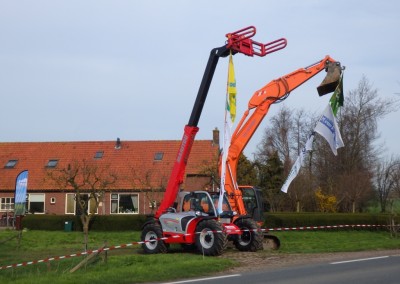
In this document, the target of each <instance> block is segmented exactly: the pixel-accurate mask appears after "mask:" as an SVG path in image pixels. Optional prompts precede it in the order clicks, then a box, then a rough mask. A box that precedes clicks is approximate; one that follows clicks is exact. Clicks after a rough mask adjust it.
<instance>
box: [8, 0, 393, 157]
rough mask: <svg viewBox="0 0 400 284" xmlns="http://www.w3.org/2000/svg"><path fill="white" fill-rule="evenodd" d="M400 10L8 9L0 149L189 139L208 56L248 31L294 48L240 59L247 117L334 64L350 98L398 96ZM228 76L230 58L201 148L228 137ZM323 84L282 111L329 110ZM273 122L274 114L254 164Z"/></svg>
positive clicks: (35, 5)
mask: <svg viewBox="0 0 400 284" xmlns="http://www.w3.org/2000/svg"><path fill="white" fill-rule="evenodd" d="M399 8H400V2H399V1H395V0H392V1H369V0H364V1H348V0H338V1H317V0H315V1H311V0H308V1H306V0H305V1H289V0H281V1H262V0H260V1H239V0H230V1H226V0H220V1H211V0H205V1H183V0H182V1H176V0H170V1H162V0H154V1H99V0H92V1H82V0H79V1H74V0H68V1H50V0H48V1H44V0H43V1H39V0H35V1H6V0H0V97H1V103H0V120H1V123H0V141H10V142H11V141H86V140H114V139H116V138H117V137H120V138H121V140H122V141H123V140H170V139H172V140H180V139H181V137H182V134H183V127H184V125H185V124H186V123H187V122H188V119H189V115H190V112H191V110H192V106H193V103H194V100H195V96H196V94H197V90H198V87H199V84H200V81H201V77H202V75H203V72H204V68H205V66H206V63H207V59H208V56H209V52H210V50H211V49H212V48H214V47H220V46H222V45H224V43H225V34H226V33H228V32H233V31H236V30H238V29H241V28H243V27H247V26H250V25H254V26H256V28H257V34H256V35H255V37H254V38H253V39H254V40H256V41H258V42H264V43H266V42H269V41H272V40H275V39H278V38H281V37H285V38H286V39H287V41H288V46H287V47H286V48H285V49H284V50H281V51H278V52H276V53H274V54H271V55H269V56H266V57H263V58H260V57H254V58H251V57H246V56H244V55H241V54H239V55H236V56H235V57H234V64H235V72H236V80H237V89H238V119H240V117H241V115H242V114H243V112H244V110H245V107H246V106H247V102H248V100H249V98H250V96H251V95H252V94H253V93H254V91H256V90H257V89H259V88H261V87H262V86H264V85H265V84H267V83H268V82H270V81H271V80H273V79H276V78H278V77H281V76H283V75H285V74H287V73H290V72H292V71H294V70H296V69H298V68H300V67H305V66H308V65H310V64H312V63H315V62H317V61H319V60H321V59H322V58H323V57H324V56H325V55H330V56H332V57H333V58H334V59H336V60H338V61H340V62H342V64H343V65H345V66H346V71H345V76H344V89H345V92H346V91H348V90H352V89H355V88H356V87H357V84H358V82H359V80H360V79H361V77H362V76H363V75H365V76H366V77H367V78H368V79H369V80H370V82H371V83H372V84H373V86H374V87H375V88H377V89H378V91H379V94H380V96H382V97H395V96H396V95H395V94H394V93H400V77H399V75H398V74H399V72H398V69H397V68H396V67H397V66H398V65H399V52H398V50H399V44H400V36H399V35H400V33H399V31H398V29H399V27H400V17H399V10H400V9H399ZM227 66H228V60H227V59H221V60H220V62H219V65H218V67H217V71H216V74H215V77H214V80H213V82H212V86H211V88H210V92H209V95H208V98H207V101H206V103H205V106H204V110H203V115H202V117H201V118H200V122H199V127H200V132H199V133H198V135H197V137H196V139H211V133H212V130H213V129H214V128H215V127H218V128H219V129H220V130H222V126H223V119H224V99H225V92H226V76H227V75H226V74H227ZM323 77H324V74H322V73H321V74H319V75H317V76H316V77H315V78H313V79H312V80H310V81H308V82H307V83H306V84H305V85H303V86H301V87H300V88H298V89H297V90H295V91H294V92H292V94H291V95H290V97H289V98H288V99H287V100H286V101H285V105H287V106H289V107H291V108H304V109H305V110H306V111H310V112H317V113H318V112H322V111H323V109H324V108H325V106H326V104H327V102H328V100H329V96H326V97H322V98H319V97H318V95H317V92H316V89H315V88H316V87H317V86H318V85H319V83H320V82H321V81H322V79H323ZM278 109H279V106H273V107H272V108H271V111H270V114H269V116H272V115H273V114H274V113H276V111H277V110H278ZM398 121H400V113H399V112H398V113H393V114H390V115H388V116H387V118H386V119H385V120H384V121H382V122H381V123H380V132H381V134H382V139H381V142H385V144H386V146H387V148H388V153H389V154H392V153H393V154H399V153H400V143H398V140H399V135H400V134H399V131H395V129H397V126H396V123H398ZM267 123H268V116H267V118H266V119H265V121H264V122H263V124H262V125H261V127H260V129H259V130H258V132H257V134H256V135H255V136H254V138H253V140H252V141H251V143H250V144H249V145H248V148H247V149H246V151H245V153H246V155H247V156H248V157H250V158H251V157H252V153H253V152H254V151H255V147H256V145H257V143H259V142H260V140H261V137H262V132H263V129H264V128H265V127H266V126H267ZM221 134H222V131H221Z"/></svg>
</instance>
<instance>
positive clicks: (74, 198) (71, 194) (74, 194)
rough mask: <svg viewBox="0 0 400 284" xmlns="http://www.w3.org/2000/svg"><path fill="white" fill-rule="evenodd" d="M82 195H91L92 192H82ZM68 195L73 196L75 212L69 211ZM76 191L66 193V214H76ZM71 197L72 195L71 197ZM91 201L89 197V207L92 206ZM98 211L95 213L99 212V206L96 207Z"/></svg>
mask: <svg viewBox="0 0 400 284" xmlns="http://www.w3.org/2000/svg"><path fill="white" fill-rule="evenodd" d="M80 195H87V196H88V197H89V195H90V193H81V194H80ZM68 196H72V197H73V199H72V200H73V205H74V210H73V212H68V200H70V199H68ZM75 196H76V193H66V194H65V214H66V215H76V197H75ZM70 198H71V197H70ZM90 203H91V201H90V199H88V208H90V205H91V204H90ZM96 209H97V211H96V212H95V213H94V214H95V215H97V214H99V207H97V208H96Z"/></svg>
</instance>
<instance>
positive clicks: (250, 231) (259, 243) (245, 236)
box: [233, 218, 264, 251]
mask: <svg viewBox="0 0 400 284" xmlns="http://www.w3.org/2000/svg"><path fill="white" fill-rule="evenodd" d="M235 225H236V226H238V227H239V228H240V230H241V231H242V234H241V235H238V236H237V237H236V238H235V240H234V241H233V244H234V245H235V247H236V248H237V249H238V250H240V251H257V250H262V249H263V241H264V235H263V234H262V232H261V231H260V230H259V227H258V225H257V223H256V221H254V220H253V219H251V218H246V219H239V220H237V221H236V222H235Z"/></svg>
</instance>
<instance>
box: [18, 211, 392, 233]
mask: <svg viewBox="0 0 400 284" xmlns="http://www.w3.org/2000/svg"><path fill="white" fill-rule="evenodd" d="M146 219H147V217H146V216H145V215H97V216H94V217H93V219H92V220H91V223H90V226H89V229H90V230H92V231H140V230H141V228H142V225H143V224H144V222H145V221H146ZM389 220H390V214H367V213H356V214H347V213H332V214H331V213H329V214H328V213H266V215H265V222H264V225H263V227H264V228H281V227H301V226H333V225H388V224H389ZM396 220H397V223H400V218H399V217H397V219H396ZM66 222H71V223H69V224H72V230H73V231H82V224H81V221H80V219H79V217H78V216H71V215H38V214H35V215H27V216H25V217H24V218H23V219H22V226H23V228H27V229H30V230H53V231H59V230H67V229H68V225H66Z"/></svg>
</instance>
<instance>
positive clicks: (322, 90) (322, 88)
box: [317, 61, 342, 96]
mask: <svg viewBox="0 0 400 284" xmlns="http://www.w3.org/2000/svg"><path fill="white" fill-rule="evenodd" d="M325 71H326V72H327V74H326V77H325V79H324V80H323V81H322V83H321V84H320V85H319V86H318V87H317V91H318V94H319V96H323V95H326V94H329V93H331V92H333V91H335V89H336V87H337V85H338V84H339V80H340V74H342V67H341V66H340V62H329V61H328V62H326V63H325Z"/></svg>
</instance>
